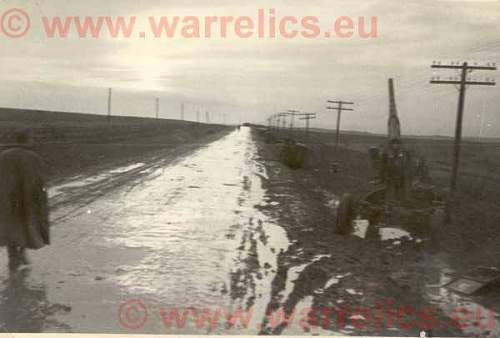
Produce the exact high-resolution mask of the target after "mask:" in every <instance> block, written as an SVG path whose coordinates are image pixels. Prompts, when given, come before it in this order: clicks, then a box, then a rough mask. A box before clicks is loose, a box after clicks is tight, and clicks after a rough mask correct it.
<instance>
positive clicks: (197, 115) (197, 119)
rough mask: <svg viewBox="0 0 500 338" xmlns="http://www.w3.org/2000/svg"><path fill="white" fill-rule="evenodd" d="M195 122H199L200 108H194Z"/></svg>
mask: <svg viewBox="0 0 500 338" xmlns="http://www.w3.org/2000/svg"><path fill="white" fill-rule="evenodd" d="M196 122H198V123H200V110H199V109H198V110H196Z"/></svg>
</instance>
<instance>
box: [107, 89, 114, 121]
mask: <svg viewBox="0 0 500 338" xmlns="http://www.w3.org/2000/svg"><path fill="white" fill-rule="evenodd" d="M112 94H113V90H112V89H111V88H108V117H107V118H108V122H111V97H112Z"/></svg>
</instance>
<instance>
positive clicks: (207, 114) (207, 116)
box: [205, 111, 210, 123]
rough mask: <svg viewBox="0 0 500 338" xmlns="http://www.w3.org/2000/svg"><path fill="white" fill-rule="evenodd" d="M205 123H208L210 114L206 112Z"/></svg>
mask: <svg viewBox="0 0 500 338" xmlns="http://www.w3.org/2000/svg"><path fill="white" fill-rule="evenodd" d="M205 121H206V122H207V123H210V113H209V112H208V111H206V112H205Z"/></svg>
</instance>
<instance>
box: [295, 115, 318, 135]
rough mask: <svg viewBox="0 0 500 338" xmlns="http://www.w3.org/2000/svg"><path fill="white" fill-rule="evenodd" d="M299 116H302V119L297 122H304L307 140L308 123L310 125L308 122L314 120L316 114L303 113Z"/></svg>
mask: <svg viewBox="0 0 500 338" xmlns="http://www.w3.org/2000/svg"><path fill="white" fill-rule="evenodd" d="M299 115H300V116H303V117H301V118H299V120H305V121H306V129H305V132H306V138H308V137H309V123H310V120H314V119H315V118H316V113H303V114H299Z"/></svg>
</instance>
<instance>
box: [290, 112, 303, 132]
mask: <svg viewBox="0 0 500 338" xmlns="http://www.w3.org/2000/svg"><path fill="white" fill-rule="evenodd" d="M299 113H300V112H299V111H298V110H293V109H289V110H288V114H289V115H290V116H291V118H290V131H293V127H294V124H295V115H297V114H299Z"/></svg>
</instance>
